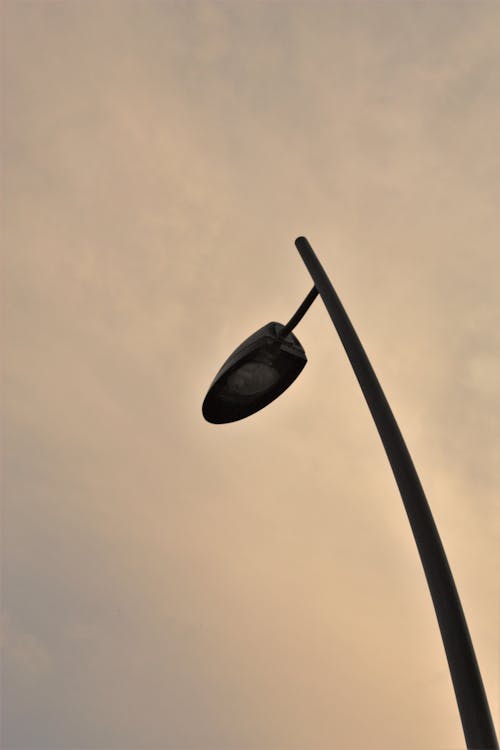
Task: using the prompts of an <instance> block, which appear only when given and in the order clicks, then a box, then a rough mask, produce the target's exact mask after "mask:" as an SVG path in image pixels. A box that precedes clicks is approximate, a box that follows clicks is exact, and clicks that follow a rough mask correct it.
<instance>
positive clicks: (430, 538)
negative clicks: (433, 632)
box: [295, 237, 498, 750]
mask: <svg viewBox="0 0 500 750" xmlns="http://www.w3.org/2000/svg"><path fill="white" fill-rule="evenodd" d="M295 245H296V247H297V250H298V251H299V253H300V255H301V257H302V260H303V261H304V263H305V265H306V267H307V270H308V271H309V273H310V274H311V277H312V279H313V281H314V285H315V287H316V288H317V290H318V291H319V293H320V295H321V297H322V299H323V302H324V303H325V306H326V309H327V310H328V313H329V314H330V318H331V319H332V322H333V325H334V326H335V328H336V329H337V333H338V334H339V336H340V339H341V341H342V344H343V346H344V349H345V350H346V353H347V356H348V358H349V361H350V363H351V365H352V367H353V370H354V373H355V375H356V377H357V379H358V382H359V384H360V386H361V390H362V391H363V395H364V397H365V399H366V402H367V404H368V408H369V409H370V412H371V414H372V417H373V419H374V421H375V424H376V427H377V430H378V432H379V435H380V437H381V439H382V443H383V445H384V448H385V452H386V454H387V457H388V459H389V462H390V464H391V467H392V471H393V473H394V477H395V479H396V482H397V485H398V487H399V491H400V493H401V498H402V500H403V504H404V506H405V510H406V513H407V515H408V519H409V521H410V526H411V529H412V531H413V536H414V538H415V542H416V544H417V549H418V553H419V555H420V560H421V562H422V566H423V568H424V572H425V576H426V578H427V583H428V586H429V589H430V593H431V597H432V601H433V604H434V609H435V612H436V615H437V620H438V623H439V628H440V630H441V637H442V639H443V644H444V648H445V652H446V657H447V659H448V665H449V668H450V673H451V679H452V681H453V687H454V689H455V695H456V698H457V703H458V709H459V712H460V718H461V720H462V726H463V730H464V734H465V740H466V743H467V747H468V748H475V749H476V750H478V749H479V748H483V749H486V748H488V749H490V748H492V749H494V750H495V749H497V748H498V743H497V739H496V736H495V728H494V726H493V722H492V719H491V714H490V710H489V707H488V701H487V699H486V694H485V691H484V687H483V682H482V679H481V674H480V672H479V667H478V664H477V661H476V656H475V654H474V648H473V646H472V641H471V637H470V634H469V630H468V627H467V623H466V621H465V617H464V613H463V610H462V605H461V604H460V599H459V597H458V593H457V589H456V587H455V582H454V580H453V576H452V573H451V570H450V566H449V564H448V561H447V559H446V554H445V551H444V549H443V545H442V543H441V539H440V538H439V533H438V530H437V528H436V524H435V523H434V519H433V517H432V513H431V510H430V508H429V505H428V503H427V500H426V497H425V494H424V491H423V489H422V485H421V484H420V480H419V478H418V475H417V472H416V471H415V467H414V465H413V461H412V459H411V456H410V454H409V452H408V449H407V447H406V445H405V442H404V440H403V436H402V434H401V432H400V430H399V427H398V425H397V422H396V420H395V418H394V415H393V413H392V411H391V408H390V406H389V404H388V402H387V399H386V397H385V395H384V392H383V390H382V388H381V386H380V384H379V382H378V380H377V376H376V375H375V372H374V370H373V368H372V366H371V364H370V362H369V360H368V357H367V356H366V353H365V351H364V349H363V346H362V345H361V342H360V340H359V338H358V336H357V334H356V331H355V330H354V328H353V326H352V324H351V321H350V320H349V317H348V315H347V313H346V311H345V310H344V308H343V306H342V303H341V301H340V299H339V298H338V296H337V294H336V292H335V290H334V288H333V286H332V284H331V282H330V280H329V278H328V276H327V275H326V273H325V271H324V269H323V267H322V266H321V264H320V262H319V261H318V259H317V257H316V255H315V253H314V251H313V249H312V247H311V246H310V244H309V242H308V241H307V240H306V238H305V237H298V238H297V240H296V241H295Z"/></svg>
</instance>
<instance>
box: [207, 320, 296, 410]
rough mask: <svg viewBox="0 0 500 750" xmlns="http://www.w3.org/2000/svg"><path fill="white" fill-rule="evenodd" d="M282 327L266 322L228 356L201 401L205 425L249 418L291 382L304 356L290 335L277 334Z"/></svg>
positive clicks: (293, 337)
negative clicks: (206, 423)
mask: <svg viewBox="0 0 500 750" xmlns="http://www.w3.org/2000/svg"><path fill="white" fill-rule="evenodd" d="M284 327H285V326H283V325H282V324H281V323H268V324H267V325H265V326H263V327H262V328H259V330H258V331H256V332H255V333H253V334H252V335H251V336H249V337H248V338H247V339H246V340H245V341H244V342H243V343H242V344H240V346H239V347H238V348H237V349H235V350H234V352H233V353H232V354H231V356H230V357H228V359H227V360H226V362H225V363H224V364H223V365H222V367H221V369H220V370H219V372H218V373H217V375H216V376H215V379H214V381H213V383H212V385H211V386H210V388H209V390H208V393H207V395H206V396H205V400H204V401H203V407H202V411H203V416H204V417H205V419H206V420H207V421H208V422H212V423H214V424H222V423H225V422H236V421H237V420H238V419H243V418H244V417H248V416H250V414H254V413H255V412H256V411H259V409H262V408H263V407H264V406H267V405H268V404H270V403H271V401H274V399H275V398H277V397H278V396H280V395H281V394H282V393H283V391H285V390H286V389H287V388H288V387H289V386H290V385H291V384H292V383H293V381H294V380H295V378H296V377H297V375H298V374H299V373H300V371H301V370H302V369H303V367H304V366H305V364H306V362H307V357H306V355H305V352H304V349H303V348H302V346H301V345H300V342H299V341H298V339H297V338H296V336H294V335H293V333H288V334H287V335H285V336H282V335H280V333H281V331H283V329H284Z"/></svg>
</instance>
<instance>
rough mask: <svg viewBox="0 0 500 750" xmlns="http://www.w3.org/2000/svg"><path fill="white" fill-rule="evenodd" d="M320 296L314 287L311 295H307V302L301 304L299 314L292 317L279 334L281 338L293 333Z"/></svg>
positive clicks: (296, 313)
mask: <svg viewBox="0 0 500 750" xmlns="http://www.w3.org/2000/svg"><path fill="white" fill-rule="evenodd" d="M318 294H319V292H318V290H317V289H316V287H315V286H313V288H312V289H311V291H310V292H309V294H308V295H307V297H306V298H305V300H304V301H303V303H302V304H301V306H300V307H299V309H298V310H297V312H295V313H294V314H293V315H292V317H291V318H290V320H289V321H288V323H287V324H286V326H284V327H283V328H282V329H281V331H280V333H279V335H280V338H285V337H286V336H288V334H289V333H290V331H293V329H294V328H295V326H296V325H297V323H299V322H300V321H301V320H302V318H303V317H304V315H305V314H306V312H307V311H308V310H309V308H310V307H311V305H312V303H313V302H314V300H315V299H316V297H317V296H318Z"/></svg>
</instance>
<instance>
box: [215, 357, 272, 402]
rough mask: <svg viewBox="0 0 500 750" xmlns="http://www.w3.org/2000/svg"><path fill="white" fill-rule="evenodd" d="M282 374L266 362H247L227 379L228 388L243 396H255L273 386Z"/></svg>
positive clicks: (231, 391)
mask: <svg viewBox="0 0 500 750" xmlns="http://www.w3.org/2000/svg"><path fill="white" fill-rule="evenodd" d="M279 378H280V374H279V372H278V370H275V369H274V367H271V366H270V365H268V364H266V363H264V362H245V363H244V364H243V365H241V367H238V368H237V369H236V370H233V372H230V373H229V375H228V376H227V379H226V383H225V385H226V389H227V390H228V391H229V392H230V393H234V394H239V395H241V396H254V395H255V394H257V393H262V392H264V391H267V390H268V389H269V388H271V387H272V386H273V385H274V384H275V383H277V382H278V380H279Z"/></svg>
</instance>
